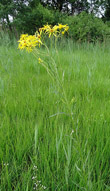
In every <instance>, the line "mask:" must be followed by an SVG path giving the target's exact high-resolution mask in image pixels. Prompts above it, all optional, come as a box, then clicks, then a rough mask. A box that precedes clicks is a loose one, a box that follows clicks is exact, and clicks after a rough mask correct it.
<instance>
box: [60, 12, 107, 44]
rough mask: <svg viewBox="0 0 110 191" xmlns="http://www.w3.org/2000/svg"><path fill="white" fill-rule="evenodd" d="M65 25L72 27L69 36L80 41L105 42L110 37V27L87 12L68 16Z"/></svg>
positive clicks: (64, 21)
mask: <svg viewBox="0 0 110 191" xmlns="http://www.w3.org/2000/svg"><path fill="white" fill-rule="evenodd" d="M62 22H63V23H67V24H68V25H69V26H70V30H69V35H70V36H71V37H72V38H73V39H74V40H78V41H88V42H95V41H97V40H99V41H103V40H104V39H105V38H109V37H110V27H108V26H107V25H106V24H104V23H103V21H102V20H101V19H99V18H96V17H95V16H94V15H92V14H87V13H85V12H83V13H81V14H80V15H77V16H74V17H73V16H67V17H66V18H65V19H64V20H62Z"/></svg>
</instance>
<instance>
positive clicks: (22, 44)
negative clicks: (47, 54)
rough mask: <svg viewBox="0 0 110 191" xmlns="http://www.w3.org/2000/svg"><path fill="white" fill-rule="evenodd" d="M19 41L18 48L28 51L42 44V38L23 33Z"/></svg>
mask: <svg viewBox="0 0 110 191" xmlns="http://www.w3.org/2000/svg"><path fill="white" fill-rule="evenodd" d="M18 42H19V45H18V48H19V49H26V50H27V51H28V52H31V51H32V50H33V48H35V47H36V46H40V45H41V44H42V42H41V40H40V39H39V38H38V37H36V36H35V35H28V34H22V35H21V37H20V40H19V41H18Z"/></svg>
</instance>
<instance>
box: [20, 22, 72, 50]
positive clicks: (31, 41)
mask: <svg viewBox="0 0 110 191" xmlns="http://www.w3.org/2000/svg"><path fill="white" fill-rule="evenodd" d="M68 29H69V26H68V25H62V24H58V25H55V26H53V27H52V26H51V25H44V26H43V27H42V28H40V29H39V30H38V31H36V33H35V35H28V34H22V35H21V37H20V40H19V41H18V42H19V45H18V48H19V49H26V50H27V51H28V52H31V51H32V50H33V49H34V48H35V47H36V46H39V47H40V45H42V44H43V43H42V40H41V39H42V36H43V35H48V36H49V38H50V37H51V36H55V37H59V36H60V35H61V34H62V35H64V34H65V32H67V31H68Z"/></svg>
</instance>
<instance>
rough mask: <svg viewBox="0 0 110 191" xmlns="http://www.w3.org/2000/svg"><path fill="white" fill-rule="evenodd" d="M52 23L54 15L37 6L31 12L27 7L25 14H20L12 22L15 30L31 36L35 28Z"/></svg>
mask: <svg viewBox="0 0 110 191" xmlns="http://www.w3.org/2000/svg"><path fill="white" fill-rule="evenodd" d="M53 22H54V14H53V12H52V11H51V10H49V9H47V8H45V7H43V6H42V5H41V4H38V5H37V6H36V7H35V8H34V9H32V10H31V8H30V7H29V8H28V9H27V11H26V12H24V13H20V14H19V15H18V16H17V18H16V19H15V20H14V22H13V24H14V25H16V27H17V30H19V31H20V32H23V33H29V34H33V33H34V32H35V31H36V30H37V28H39V27H42V26H43V25H44V24H46V23H49V24H52V23H53Z"/></svg>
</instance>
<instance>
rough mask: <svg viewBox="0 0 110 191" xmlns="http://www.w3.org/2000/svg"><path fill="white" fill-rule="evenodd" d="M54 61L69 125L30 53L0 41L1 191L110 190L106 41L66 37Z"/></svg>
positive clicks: (51, 85)
mask: <svg viewBox="0 0 110 191" xmlns="http://www.w3.org/2000/svg"><path fill="white" fill-rule="evenodd" d="M63 43H64V42H63ZM53 52H54V50H53ZM54 58H55V59H56V60H57V59H58V58H57V57H55V55H54ZM59 62H60V65H62V69H63V70H64V71H65V83H64V88H65V90H66V93H67V95H68V99H69V100H70V101H71V100H72V99H74V102H72V103H71V104H72V105H71V107H72V110H73V115H74V125H73V123H72V121H71V117H70V116H69V114H68V112H67V110H66V107H65V105H64V104H63V103H62V102H60V101H59V100H60V99H59V97H60V95H58V92H57V89H56V86H55V84H54V83H53V82H52V80H51V79H50V77H49V76H48V74H47V72H46V71H45V69H44V68H42V67H41V66H40V65H39V64H38V63H37V60H36V59H35V58H34V57H33V55H32V54H28V53H26V52H21V51H19V50H17V45H16V43H15V44H14V45H13V46H12V45H11V44H10V43H8V44H6V43H1V46H0V191H12V190H14V191H32V190H38V191H39V190H41V191H42V190H46V191H55V190H56V191H109V190H110V47H109V45H105V44H96V45H93V44H83V45H79V44H73V43H72V42H68V43H64V44H63V45H62V46H61V47H60V48H59ZM57 113H61V114H59V115H57ZM73 130H74V132H73ZM36 168H37V169H36ZM38 181H41V182H38ZM35 183H36V184H37V185H38V187H37V186H36V185H35ZM43 186H45V187H46V188H45V187H43Z"/></svg>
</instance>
